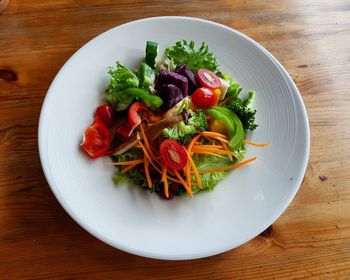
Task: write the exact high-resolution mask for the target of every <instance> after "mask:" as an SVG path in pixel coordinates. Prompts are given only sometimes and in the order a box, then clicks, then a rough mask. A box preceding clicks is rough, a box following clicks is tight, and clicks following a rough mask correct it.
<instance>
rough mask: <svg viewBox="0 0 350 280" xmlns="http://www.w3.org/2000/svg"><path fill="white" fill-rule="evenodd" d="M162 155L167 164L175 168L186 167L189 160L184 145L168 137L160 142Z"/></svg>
mask: <svg viewBox="0 0 350 280" xmlns="http://www.w3.org/2000/svg"><path fill="white" fill-rule="evenodd" d="M160 157H161V158H162V160H163V162H164V163H165V164H166V166H168V167H169V168H172V169H175V170H179V169H182V168H184V167H185V166H186V164H187V161H188V155H187V152H186V150H185V148H184V146H182V145H181V144H179V143H178V142H177V141H175V140H174V139H166V140H164V141H163V142H162V143H161V144H160Z"/></svg>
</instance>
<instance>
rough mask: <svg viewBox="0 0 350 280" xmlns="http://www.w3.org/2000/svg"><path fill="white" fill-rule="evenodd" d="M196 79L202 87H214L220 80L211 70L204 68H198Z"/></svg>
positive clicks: (216, 86) (219, 83)
mask: <svg viewBox="0 0 350 280" xmlns="http://www.w3.org/2000/svg"><path fill="white" fill-rule="evenodd" d="M197 76H198V80H199V82H200V83H201V85H202V86H203V87H207V88H211V89H215V88H219V87H220V86H221V81H220V79H219V78H218V76H216V75H215V74H214V73H213V72H211V71H210V70H208V69H205V68H199V69H198V71H197Z"/></svg>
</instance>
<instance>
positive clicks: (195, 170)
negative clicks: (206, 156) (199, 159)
mask: <svg viewBox="0 0 350 280" xmlns="http://www.w3.org/2000/svg"><path fill="white" fill-rule="evenodd" d="M186 152H187V151H186ZM187 154H188V160H189V162H190V163H189V164H188V163H187V164H188V165H191V166H192V169H193V173H194V176H195V177H196V181H197V184H198V187H199V188H200V189H202V188H203V186H202V181H201V178H200V177H199V174H198V171H197V167H196V165H195V164H194V162H193V160H192V157H191V156H190V155H189V152H187ZM187 170H188V174H187V176H189V177H190V178H191V174H190V167H188V168H187ZM190 182H191V181H190ZM189 186H191V183H190V184H189Z"/></svg>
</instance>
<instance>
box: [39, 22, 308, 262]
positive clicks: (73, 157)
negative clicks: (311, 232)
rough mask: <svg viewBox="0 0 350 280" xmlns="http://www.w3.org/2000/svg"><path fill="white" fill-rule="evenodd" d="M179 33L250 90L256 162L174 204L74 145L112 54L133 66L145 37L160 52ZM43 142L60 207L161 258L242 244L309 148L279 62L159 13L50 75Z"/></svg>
mask: <svg viewBox="0 0 350 280" xmlns="http://www.w3.org/2000/svg"><path fill="white" fill-rule="evenodd" d="M181 39H186V40H194V41H195V42H196V44H200V43H201V42H203V41H204V42H205V43H206V44H208V45H209V48H210V50H211V51H212V52H214V54H215V55H216V57H217V58H218V60H219V62H220V68H221V69H223V70H224V71H226V72H227V73H229V74H230V75H232V76H233V77H234V78H235V80H237V81H239V82H240V84H241V85H242V87H243V90H244V91H248V90H255V91H256V100H255V107H256V109H257V111H258V112H257V122H258V123H259V127H258V128H257V129H256V131H254V132H253V133H252V134H251V136H250V138H251V139H252V140H253V141H257V142H266V143H271V144H272V146H271V147H269V148H263V149H262V148H253V147H248V152H247V155H246V156H247V157H250V156H257V158H258V159H257V161H255V162H254V163H251V164H250V165H247V166H245V167H242V168H240V169H237V170H235V171H233V172H232V173H231V174H230V175H229V176H228V177H227V178H226V179H224V180H223V181H222V182H221V183H220V184H219V185H218V187H217V188H216V189H215V191H214V192H205V193H201V194H198V195H196V196H195V197H194V198H193V199H189V198H186V197H183V198H176V199H174V200H172V201H164V200H160V199H159V198H158V196H157V195H154V194H149V193H148V192H145V191H144V190H141V189H140V188H138V187H135V186H133V187H130V186H126V185H122V186H118V187H116V186H115V185H114V184H113V182H112V180H111V177H112V175H113V172H114V168H113V167H112V166H110V165H106V164H104V162H105V161H106V160H108V159H106V158H104V159H98V160H90V159H88V158H87V157H86V156H85V155H84V154H83V153H82V152H81V151H80V149H79V143H80V141H81V137H82V133H83V131H84V129H85V128H86V127H87V126H88V125H89V124H90V123H91V121H92V118H93V112H94V110H95V108H96V107H97V105H99V104H100V103H101V102H102V101H103V92H104V89H105V88H106V85H107V83H108V75H107V72H106V69H107V67H108V66H112V65H113V64H114V61H115V60H120V61H122V62H123V63H124V64H126V65H127V66H129V67H131V68H134V67H135V68H136V66H137V65H138V63H139V62H140V61H141V59H142V58H143V57H144V49H145V44H146V41H147V40H152V41H156V42H159V43H160V46H161V51H163V49H164V47H166V46H169V45H171V44H173V43H175V42H176V41H179V40H181ZM39 148H40V158H41V163H42V166H43V169H44V172H45V176H46V178H47V180H48V182H49V185H50V187H51V189H52V191H53V192H54V194H55V196H56V197H57V199H58V200H59V202H60V203H61V204H62V206H63V207H64V208H65V210H66V211H67V212H68V213H69V214H70V215H71V217H73V219H74V220H75V221H77V223H79V224H80V225H81V226H82V227H83V228H85V229H86V230H87V231H88V232H90V233H91V234H93V235H94V236H96V237H97V238H99V239H101V240H103V241H104V242H106V243H108V244H110V245H112V246H114V247H116V248H119V249H121V250H124V251H127V252H130V253H133V254H137V255H141V256H146V257H151V258H159V259H192V258H200V257H206V256H210V255H214V254H218V253H220V252H224V251H227V250H230V249H232V248H235V247H237V246H239V245H240V244H242V243H244V242H246V241H248V240H250V239H251V238H253V237H255V236H256V235H258V234H259V233H260V232H262V231H263V230H264V229H266V228H267V227H268V226H269V225H271V224H272V223H273V222H274V221H275V220H276V219H277V218H278V217H279V216H280V215H281V214H282V212H283V211H284V210H285V209H286V208H287V206H288V205H289V203H290V202H291V200H292V199H293V197H294V196H295V194H296V192H297V190H298V188H299V186H300V184H301V181H302V178H303V176H304V173H305V170H306V165H307V160H308V154H309V127H308V120H307V115H306V111H305V107H304V104H303V101H302V99H301V96H300V94H299V92H298V90H297V88H296V87H295V85H294V83H293V81H292V79H291V78H290V77H289V75H288V74H287V72H286V71H285V70H284V68H283V67H282V66H281V65H280V64H279V63H278V61H277V60H276V59H275V58H273V57H272V55H271V54H269V53H268V52H267V51H266V50H265V49H264V48H263V47H261V46H260V45H259V44H257V43H256V42H254V41H253V40H251V39H250V38H248V37H247V36H245V35H243V34H241V33H239V32H237V31H235V30H233V29H231V28H229V27H226V26H223V25H220V24H217V23H214V22H210V21H205V20H201V19H195V18H186V17H159V18H148V19H143V20H138V21H134V22H131V23H128V24H124V25H121V26H118V27H116V28H113V29H111V30H109V31H107V32H105V33H103V34H101V35H100V36H98V37H96V38H95V39H93V40H92V41H90V42H89V43H87V44H86V45H85V46H83V47H82V48H81V49H80V50H79V51H77V52H76V53H75V54H74V55H73V56H72V57H71V58H70V59H69V60H68V61H67V63H66V64H65V65H64V66H63V67H62V69H61V70H60V71H59V73H58V74H57V76H56V78H55V80H54V81H53V83H52V85H51V87H50V89H49V91H48V94H47V96H46V98H45V102H44V105H43V108H42V112H41V116H40V124H39Z"/></svg>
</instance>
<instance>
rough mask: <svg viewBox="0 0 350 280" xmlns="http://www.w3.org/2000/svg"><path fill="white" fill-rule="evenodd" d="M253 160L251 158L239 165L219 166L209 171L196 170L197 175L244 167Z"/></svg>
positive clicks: (254, 158) (253, 158)
mask: <svg viewBox="0 0 350 280" xmlns="http://www.w3.org/2000/svg"><path fill="white" fill-rule="evenodd" d="M254 160H256V157H252V158H249V159H247V160H244V161H241V162H239V163H236V164H232V165H227V166H220V167H215V168H209V169H204V170H198V173H199V174H207V173H212V172H217V171H224V170H229V169H234V168H238V167H241V166H243V165H246V164H248V163H250V162H252V161H254Z"/></svg>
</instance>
